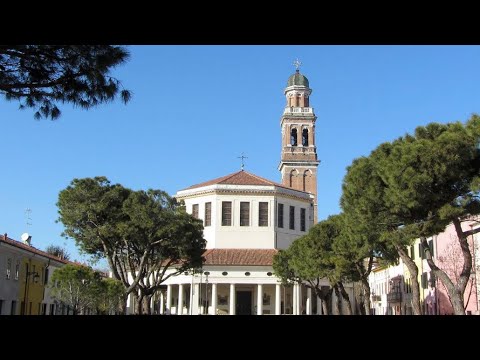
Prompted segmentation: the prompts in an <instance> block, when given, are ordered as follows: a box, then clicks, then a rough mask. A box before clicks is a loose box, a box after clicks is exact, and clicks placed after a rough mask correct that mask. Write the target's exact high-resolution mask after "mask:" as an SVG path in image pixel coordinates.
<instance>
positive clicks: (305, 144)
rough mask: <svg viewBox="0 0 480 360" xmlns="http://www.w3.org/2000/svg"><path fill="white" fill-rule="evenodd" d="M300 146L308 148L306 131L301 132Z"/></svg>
mask: <svg viewBox="0 0 480 360" xmlns="http://www.w3.org/2000/svg"><path fill="white" fill-rule="evenodd" d="M302 145H303V146H308V129H303V131H302Z"/></svg>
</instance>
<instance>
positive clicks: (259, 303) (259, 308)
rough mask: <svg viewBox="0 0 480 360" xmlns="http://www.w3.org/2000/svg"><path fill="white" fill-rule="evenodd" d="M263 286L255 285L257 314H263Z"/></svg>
mask: <svg viewBox="0 0 480 360" xmlns="http://www.w3.org/2000/svg"><path fill="white" fill-rule="evenodd" d="M262 296H263V286H262V284H258V285H257V315H262V314H263V301H262Z"/></svg>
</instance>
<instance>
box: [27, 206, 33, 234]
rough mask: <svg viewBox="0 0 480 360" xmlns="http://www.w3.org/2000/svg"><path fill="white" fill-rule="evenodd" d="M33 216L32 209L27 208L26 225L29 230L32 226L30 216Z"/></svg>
mask: <svg viewBox="0 0 480 360" xmlns="http://www.w3.org/2000/svg"><path fill="white" fill-rule="evenodd" d="M31 214H32V209H30V208H26V209H25V224H26V226H27V230H28V229H29V226H32V218H31V217H30V215H31Z"/></svg>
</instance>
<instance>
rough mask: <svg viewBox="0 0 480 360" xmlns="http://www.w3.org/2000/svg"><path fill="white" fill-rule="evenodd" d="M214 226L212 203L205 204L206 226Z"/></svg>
mask: <svg viewBox="0 0 480 360" xmlns="http://www.w3.org/2000/svg"><path fill="white" fill-rule="evenodd" d="M210 225H212V203H211V202H207V203H205V226H210Z"/></svg>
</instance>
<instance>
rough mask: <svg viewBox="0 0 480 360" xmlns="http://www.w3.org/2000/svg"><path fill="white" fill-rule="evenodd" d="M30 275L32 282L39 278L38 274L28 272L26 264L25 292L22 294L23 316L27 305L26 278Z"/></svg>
mask: <svg viewBox="0 0 480 360" xmlns="http://www.w3.org/2000/svg"><path fill="white" fill-rule="evenodd" d="M30 275H33V280H34V281H35V279H37V278H38V277H39V275H38V273H37V272H36V271H28V264H27V272H26V274H25V291H24V294H23V315H27V303H28V290H29V286H28V277H29V276H30Z"/></svg>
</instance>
